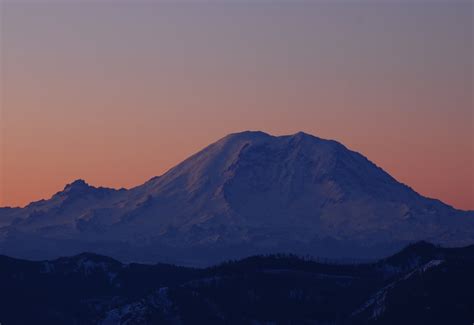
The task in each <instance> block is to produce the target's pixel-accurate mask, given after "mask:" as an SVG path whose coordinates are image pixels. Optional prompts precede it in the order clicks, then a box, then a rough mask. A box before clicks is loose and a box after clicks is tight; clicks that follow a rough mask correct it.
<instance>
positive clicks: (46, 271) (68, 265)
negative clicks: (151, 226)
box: [0, 242, 474, 325]
mask: <svg viewBox="0 0 474 325" xmlns="http://www.w3.org/2000/svg"><path fill="white" fill-rule="evenodd" d="M473 272H474V246H470V247H464V248H441V247H438V246H434V245H432V244H429V243H426V242H420V243H415V244H412V245H410V246H408V247H406V248H405V249H403V250H402V251H401V252H399V253H397V254H395V255H393V256H391V257H388V258H385V259H382V260H379V261H377V262H372V263H363V264H334V263H325V262H322V261H317V260H313V259H302V258H300V257H297V256H295V255H268V256H252V257H248V258H246V259H243V260H238V261H229V262H226V263H223V264H220V265H217V266H213V267H208V268H204V269H197V268H186V267H177V266H173V265H166V264H155V265H144V264H135V263H132V264H122V263H120V262H118V261H116V260H114V259H111V258H109V257H105V256H100V255H96V254H91V253H83V254H80V255H77V256H73V257H63V258H60V259H56V260H51V261H38V262H32V261H25V260H18V259H13V258H9V257H5V256H0V288H2V294H1V295H0V321H1V322H2V323H4V324H31V323H40V324H129V325H130V324H264V323H265V324H268V323H271V324H332V325H338V324H374V325H377V324H433V325H436V324H471V323H472V319H474V280H473V277H472V274H473ZM25 311H27V312H25Z"/></svg>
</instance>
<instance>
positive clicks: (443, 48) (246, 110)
mask: <svg viewBox="0 0 474 325" xmlns="http://www.w3.org/2000/svg"><path fill="white" fill-rule="evenodd" d="M0 10H1V12H0V28H1V29H0V37H1V38H0V46H1V48H0V55H1V57H0V60H1V61H0V62H1V65H0V68H1V70H0V82H1V83H0V96H1V98H0V100H1V101H0V103H1V106H0V108H1V111H0V127H1V132H0V149H1V150H0V151H1V152H0V153H1V155H0V206H23V205H25V204H27V203H28V202H31V201H34V200H39V199H43V198H49V197H50V196H51V195H52V194H54V193H55V192H57V191H59V190H61V189H62V188H63V187H64V185H65V184H67V183H70V182H71V181H72V180H74V179H78V178H81V179H85V180H86V181H88V182H89V183H90V184H92V185H96V186H99V185H100V186H108V187H115V188H117V187H132V186H136V185H139V184H141V183H143V182H145V181H146V180H148V179H149V178H151V177H153V176H156V175H160V174H162V173H164V172H165V171H166V170H167V169H169V168H170V167H172V166H174V165H175V164H177V163H179V162H180V161H182V160H183V159H184V158H186V157H187V156H189V155H191V154H192V153H195V152H197V151H198V150H200V149H202V148H203V147H205V146H206V145H208V144H209V143H211V142H214V141H216V140H218V139H219V138H221V137H223V136H225V135H226V134H228V133H232V132H238V131H243V130H262V131H265V132H268V133H271V134H274V135H283V134H292V133H296V132H297V131H304V132H307V133H311V134H314V135H316V136H319V137H322V138H329V139H335V140H338V141H340V142H342V143H343V144H345V145H346V146H347V147H349V148H350V149H352V150H355V151H358V152H360V153H362V154H364V155H365V156H367V157H368V158H369V159H370V160H372V161H373V162H375V163H376V164H377V165H379V166H381V167H382V168H384V169H385V170H386V171H387V172H389V173H390V174H391V175H392V176H394V177H395V178H396V179H397V180H399V181H401V182H403V183H406V184H408V185H410V186H411V187H413V188H414V189H415V190H416V191H418V192H419V193H421V194H423V195H426V196H429V197H434V198H438V199H441V200H442V201H444V202H446V203H448V204H451V205H453V206H455V207H457V208H462V209H474V188H473V187H474V117H473V111H474V107H473V106H474V104H473V75H474V63H473V58H474V53H473V43H474V35H473V33H474V32H473V30H474V26H473V19H474V18H473V17H474V4H473V2H472V1H456V0H450V1H448V0H446V1H429V0H428V1H417V0H415V1H409V0H400V1H392V0H385V1H384V0H382V1H362V0H361V1H358V0H352V1H351V0H347V1H338V0H336V1H271V0H267V1H243V0H242V1H237V0H236V1H232V0H221V1H217V0H216V1H199V0H195V1H174V2H172V1H168V2H164V1H146V2H145V1H131V0H130V1H106V0H102V1H92V0H88V1H87V0H84V1H79V0H69V1H67V0H63V1H60V0H56V1H44V0H37V1H29V2H28V1H22V0H16V1H8V0H2V1H0Z"/></svg>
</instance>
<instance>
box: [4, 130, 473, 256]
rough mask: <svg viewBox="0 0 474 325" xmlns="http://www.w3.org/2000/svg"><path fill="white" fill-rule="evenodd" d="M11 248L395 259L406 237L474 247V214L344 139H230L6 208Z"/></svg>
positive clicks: (19, 251)
mask: <svg viewBox="0 0 474 325" xmlns="http://www.w3.org/2000/svg"><path fill="white" fill-rule="evenodd" d="M0 227H1V228H0V244H1V245H0V253H3V254H9V255H13V256H19V257H26V258H51V257H57V256H61V255H71V254H75V253H79V252H82V251H85V250H87V251H93V252H97V253H103V254H107V255H111V256H113V257H116V258H119V259H122V260H127V261H130V260H137V261H147V262H151V261H156V260H161V261H169V262H175V263H182V264H195V265H200V264H209V263H212V262H216V261H220V260H225V259H228V258H235V257H242V256H245V255H251V254H256V253H271V252H281V251H283V252H293V253H299V254H312V255H318V256H326V257H331V258H373V257H379V256H383V255H388V254H389V253H392V252H393V251H395V250H397V249H399V248H400V247H402V246H403V245H405V244H406V243H407V242H413V241H417V240H428V241H431V242H435V243H440V244H444V245H449V246H456V245H467V244H472V243H474V212H473V211H459V210H456V209H454V208H452V207H450V206H448V205H446V204H444V203H442V202H440V201H438V200H433V199H428V198H425V197H423V196H421V195H419V194H418V193H416V192H415V191H413V190H412V189H411V188H409V187H408V186H406V185H404V184H401V183H399V182H397V181H396V180H395V179H394V178H393V177H391V176H390V175H389V174H387V173H386V172H385V171H383V170H382V169H381V168H379V167H377V166H376V165H375V164H373V163H372V162H370V161H369V160H368V159H367V158H365V157H364V156H362V155H360V154H358V153H356V152H354V151H351V150H349V149H347V148H346V147H344V146H343V145H342V144H340V143H338V142H336V141H331V140H324V139H320V138H317V137H314V136H311V135H308V134H305V133H302V132H300V133H297V134H294V135H290V136H279V137H276V136H271V135H268V134H266V133H263V132H242V133H236V134H231V135H228V136H226V137H224V138H223V139H221V140H219V141H217V142H215V143H213V144H211V145H210V146H208V147H206V148H205V149H203V150H202V151H200V152H198V153H196V154H195V155H193V156H191V157H190V158H188V159H186V160H185V161H183V162H182V163H180V164H179V165H177V166H176V167H174V168H172V169H171V170H169V171H168V172H167V173H165V174H164V175H162V176H159V177H155V178H152V179H151V180H149V181H148V182H146V183H145V184H143V185H141V186H138V187H135V188H132V189H129V190H125V189H121V190H114V189H107V188H95V187H92V186H90V185H88V184H87V183H85V182H84V181H82V180H79V181H75V182H73V183H72V184H69V185H67V186H66V187H65V189H64V190H63V191H61V192H59V193H57V194H56V195H54V196H53V197H52V198H51V199H49V200H43V201H39V202H34V203H31V204H30V205H28V206H26V207H25V208H21V209H20V208H10V209H5V208H3V209H0Z"/></svg>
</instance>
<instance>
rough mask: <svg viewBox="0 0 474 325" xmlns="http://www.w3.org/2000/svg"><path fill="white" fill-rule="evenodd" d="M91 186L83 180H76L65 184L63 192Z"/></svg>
mask: <svg viewBox="0 0 474 325" xmlns="http://www.w3.org/2000/svg"><path fill="white" fill-rule="evenodd" d="M90 187H91V186H90V185H89V184H87V182H86V181H85V180H83V179H77V180H75V181H74V182H72V183H70V184H67V185H66V186H65V187H64V190H65V191H71V190H80V189H87V188H90Z"/></svg>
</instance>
